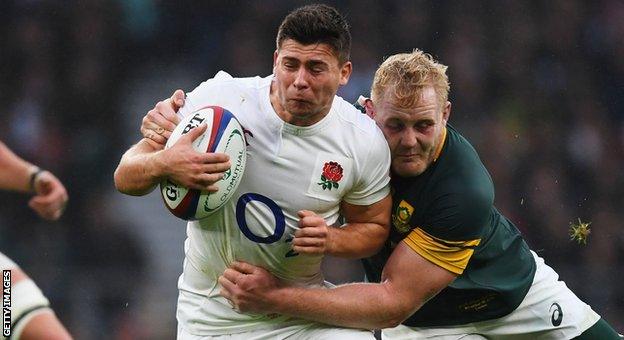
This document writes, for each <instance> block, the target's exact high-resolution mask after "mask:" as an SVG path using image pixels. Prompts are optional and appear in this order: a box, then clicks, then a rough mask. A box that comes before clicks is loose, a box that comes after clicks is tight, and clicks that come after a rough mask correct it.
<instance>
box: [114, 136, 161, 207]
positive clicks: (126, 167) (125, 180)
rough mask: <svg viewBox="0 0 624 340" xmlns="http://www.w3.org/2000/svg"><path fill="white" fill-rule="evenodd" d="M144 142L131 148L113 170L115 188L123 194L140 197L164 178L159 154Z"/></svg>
mask: <svg viewBox="0 0 624 340" xmlns="http://www.w3.org/2000/svg"><path fill="white" fill-rule="evenodd" d="M161 152H162V151H157V150H156V149H155V148H154V146H152V145H151V144H149V142H147V141H146V140H142V141H140V142H139V143H137V144H136V145H134V146H133V147H131V148H130V149H129V150H128V151H127V152H126V153H125V154H124V155H123V156H122V157H121V161H120V162H119V165H118V166H117V169H116V170H115V187H117V190H119V191H120V192H122V193H124V194H128V195H133V196H141V195H145V194H147V193H149V192H151V191H152V190H153V189H154V187H155V186H156V184H158V183H159V182H160V181H161V180H162V179H163V178H164V177H165V174H164V170H163V169H164V165H163V164H162V163H161V162H160V157H159V156H160V153H161Z"/></svg>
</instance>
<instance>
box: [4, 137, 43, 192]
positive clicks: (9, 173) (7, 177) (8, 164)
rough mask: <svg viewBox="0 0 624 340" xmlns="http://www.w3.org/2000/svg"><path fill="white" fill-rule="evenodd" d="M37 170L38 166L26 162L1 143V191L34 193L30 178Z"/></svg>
mask: <svg viewBox="0 0 624 340" xmlns="http://www.w3.org/2000/svg"><path fill="white" fill-rule="evenodd" d="M36 169H37V167H36V166H34V165H32V164H30V163H28V162H26V161H25V160H23V159H22V158H20V157H19V156H17V155H16V154H14V153H13V152H12V151H11V150H10V149H9V148H8V147H7V146H6V145H4V143H2V142H0V189H2V190H11V191H20V192H29V191H32V188H31V184H30V176H31V175H32V173H33V172H34V171H36Z"/></svg>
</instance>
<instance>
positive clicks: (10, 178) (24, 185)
mask: <svg viewBox="0 0 624 340" xmlns="http://www.w3.org/2000/svg"><path fill="white" fill-rule="evenodd" d="M0 189H4V190H12V191H20V192H35V196H34V197H33V198H31V199H30V201H29V202H28V206H29V207H30V208H31V209H33V210H34V211H35V212H36V213H37V214H38V215H39V216H40V217H41V218H44V219H46V220H52V221H53V220H57V219H59V217H61V215H62V214H63V211H64V210H65V205H66V204H67V190H66V189H65V186H63V183H61V181H60V180H59V179H58V178H56V176H54V175H53V174H52V173H51V172H49V171H46V170H42V169H40V168H39V167H37V166H35V165H32V164H30V163H28V162H26V161H25V160H23V159H22V158H20V157H18V156H17V155H15V154H14V153H13V152H12V151H11V150H10V149H9V148H8V147H7V146H6V145H5V144H4V143H2V142H0Z"/></svg>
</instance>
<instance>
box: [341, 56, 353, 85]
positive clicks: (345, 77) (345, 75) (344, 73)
mask: <svg viewBox="0 0 624 340" xmlns="http://www.w3.org/2000/svg"><path fill="white" fill-rule="evenodd" d="M352 71H353V64H351V62H350V61H347V62H345V63H344V64H343V65H342V67H341V68H340V85H347V83H348V82H349V77H351V72H352Z"/></svg>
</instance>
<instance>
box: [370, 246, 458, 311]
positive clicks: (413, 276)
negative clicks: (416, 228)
mask: <svg viewBox="0 0 624 340" xmlns="http://www.w3.org/2000/svg"><path fill="white" fill-rule="evenodd" d="M456 277H457V275H456V274H454V273H452V272H450V271H448V270H446V269H444V268H442V267H440V266H438V265H436V264H434V263H432V262H430V261H428V260H427V259H425V258H424V257H422V256H420V255H419V254H418V253H416V252H415V251H414V250H412V249H411V248H410V247H409V246H408V245H407V244H406V243H405V242H400V243H399V244H398V245H397V247H396V248H395V249H394V251H393V252H392V255H390V258H389V259H388V261H387V262H386V265H385V267H384V270H383V274H382V284H384V285H386V286H387V287H388V289H389V290H390V295H391V296H393V297H394V299H395V301H396V303H397V304H399V305H400V306H401V309H402V310H403V313H404V317H405V318H408V317H409V316H410V315H412V314H413V313H414V312H416V311H417V310H418V309H419V308H420V307H422V305H424V304H425V303H426V302H427V301H428V300H429V299H431V298H432V297H434V296H435V295H436V294H438V293H439V292H440V291H441V290H442V289H444V288H445V287H447V286H448V285H449V284H450V283H451V282H453V280H455V278H456Z"/></svg>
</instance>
